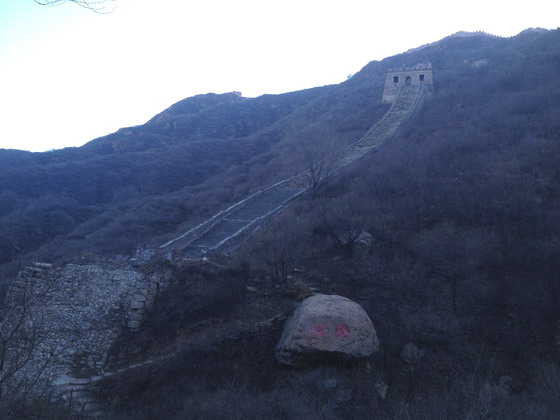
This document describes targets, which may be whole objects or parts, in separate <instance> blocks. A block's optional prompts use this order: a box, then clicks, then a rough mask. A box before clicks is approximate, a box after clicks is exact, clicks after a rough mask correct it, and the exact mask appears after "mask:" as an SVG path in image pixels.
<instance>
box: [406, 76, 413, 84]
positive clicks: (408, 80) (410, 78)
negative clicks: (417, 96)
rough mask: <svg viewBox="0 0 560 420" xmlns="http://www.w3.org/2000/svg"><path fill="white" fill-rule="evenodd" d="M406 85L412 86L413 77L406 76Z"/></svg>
mask: <svg viewBox="0 0 560 420" xmlns="http://www.w3.org/2000/svg"><path fill="white" fill-rule="evenodd" d="M405 84H406V85H407V86H410V85H411V84H412V77H410V76H406V80H405Z"/></svg>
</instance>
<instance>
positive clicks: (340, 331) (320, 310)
mask: <svg viewBox="0 0 560 420" xmlns="http://www.w3.org/2000/svg"><path fill="white" fill-rule="evenodd" d="M377 350H379V341H378V339H377V334H376V333H375V329H374V328H373V324H372V322H371V320H370V319H369V316H368V315H367V313H366V312H365V311H364V310H363V308H362V307H361V306H360V305H358V304H357V303H356V302H353V301H351V300H350V299H347V298H345V297H342V296H337V295H315V296H311V297H309V298H307V299H305V300H304V301H303V302H301V303H300V305H299V306H298V307H297V309H296V310H295V312H294V314H293V315H292V316H291V318H290V319H288V321H286V324H285V325H284V330H283V332H282V336H281V338H280V340H279V342H278V344H277V346H276V360H277V362H278V363H280V364H285V365H292V366H297V365H303V364H306V363H308V362H325V361H329V360H332V358H335V359H338V360H340V359H343V360H353V359H358V358H364V357H369V356H371V354H372V353H373V352H375V351H377Z"/></svg>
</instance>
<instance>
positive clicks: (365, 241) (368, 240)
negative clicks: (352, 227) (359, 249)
mask: <svg viewBox="0 0 560 420" xmlns="http://www.w3.org/2000/svg"><path fill="white" fill-rule="evenodd" d="M356 243H358V244H360V245H364V246H372V244H373V235H372V234H371V233H369V232H365V231H364V232H362V233H360V236H358V239H356Z"/></svg>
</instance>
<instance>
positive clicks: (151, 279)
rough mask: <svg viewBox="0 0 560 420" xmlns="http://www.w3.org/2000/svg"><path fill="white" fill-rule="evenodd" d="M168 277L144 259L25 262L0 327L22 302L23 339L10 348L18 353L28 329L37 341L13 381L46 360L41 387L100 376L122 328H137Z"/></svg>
mask: <svg viewBox="0 0 560 420" xmlns="http://www.w3.org/2000/svg"><path fill="white" fill-rule="evenodd" d="M171 278H172V272H170V271H169V270H166V269H162V268H161V267H157V268H155V269H154V268H153V267H152V268H151V269H148V270H146V266H145V265H140V266H136V267H133V266H131V265H123V266H121V267H114V266H112V267H111V266H101V265H96V264H87V265H77V264H68V265H66V266H64V267H54V266H52V265H50V264H44V263H34V264H33V265H32V266H30V267H27V268H26V269H25V270H24V271H23V272H22V273H20V275H19V278H18V279H17V281H16V282H15V283H14V285H13V287H12V289H11V291H10V293H9V295H8V296H7V299H8V302H7V303H8V308H10V315H9V316H7V317H6V318H5V319H4V321H3V322H2V327H3V328H6V329H9V328H11V326H12V325H14V323H16V322H17V321H18V319H19V316H18V315H19V314H21V313H22V308H23V306H22V305H23V303H24V302H25V304H26V305H28V306H29V307H28V308H27V309H26V312H27V313H28V315H26V316H27V319H26V321H25V323H24V328H22V329H21V340H14V341H13V343H11V349H10V352H11V354H13V355H17V352H20V351H21V346H22V344H25V343H27V342H29V339H30V336H31V335H34V336H35V338H36V339H35V340H34V341H35V342H36V343H37V345H36V346H34V347H33V348H32V349H31V350H30V351H31V353H32V355H31V356H32V357H31V358H30V361H29V362H28V363H27V364H26V365H25V367H24V368H23V369H21V371H20V372H18V374H17V375H15V377H14V381H13V383H14V384H15V383H16V382H18V383H19V382H22V381H23V382H25V381H27V382H29V378H33V377H34V375H35V374H36V373H37V372H39V371H42V370H43V368H44V366H45V365H46V364H47V362H48V364H47V367H46V369H44V370H43V372H42V375H41V379H40V381H39V386H37V387H36V388H37V391H39V392H42V391H44V390H46V389H52V387H51V384H55V385H57V384H59V385H60V384H64V383H66V382H68V381H69V380H73V381H75V379H76V378H84V379H87V380H90V379H91V378H94V377H98V376H103V373H104V369H105V366H106V364H107V358H108V353H109V350H110V348H111V346H112V345H113V343H114V342H115V341H116V339H117V338H118V337H119V336H120V335H121V334H123V333H130V332H135V331H137V330H138V329H139V327H140V325H141V322H142V320H143V319H144V317H145V316H146V314H147V312H149V310H150V309H151V307H152V306H153V304H154V301H155V299H156V296H157V294H158V293H159V292H160V291H161V290H163V289H165V287H166V285H167V284H168V282H170V281H171ZM10 324H11V325H10Z"/></svg>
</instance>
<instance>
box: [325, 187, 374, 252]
mask: <svg viewBox="0 0 560 420" xmlns="http://www.w3.org/2000/svg"><path fill="white" fill-rule="evenodd" d="M320 220H321V224H322V226H323V228H324V229H325V232H326V233H327V235H329V236H330V237H331V238H332V239H333V240H334V242H335V243H336V244H337V245H338V246H339V247H340V248H341V249H342V250H343V251H345V252H346V253H348V254H349V255H351V254H352V253H353V251H354V246H355V244H356V242H357V241H358V239H359V238H360V235H362V234H363V233H364V232H365V229H366V226H367V224H368V221H369V211H368V209H367V208H366V207H365V206H364V205H363V203H362V202H361V200H360V199H359V198H358V197H356V196H354V195H353V194H347V195H345V196H343V197H340V198H338V199H336V201H334V202H332V203H329V204H328V205H325V206H323V207H322V208H321V211H320ZM368 246H370V245H368Z"/></svg>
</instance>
